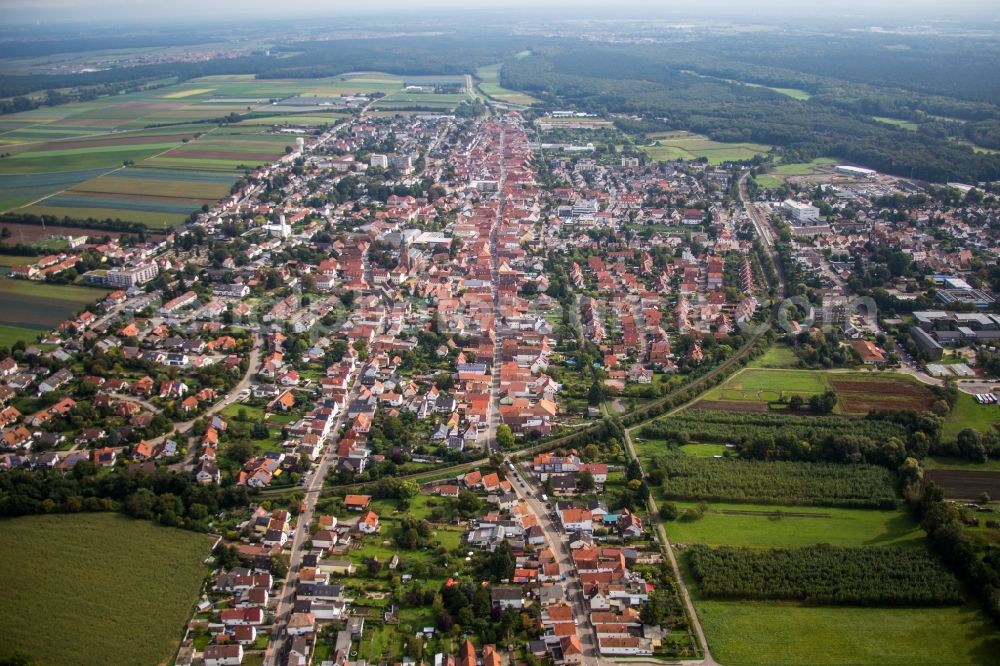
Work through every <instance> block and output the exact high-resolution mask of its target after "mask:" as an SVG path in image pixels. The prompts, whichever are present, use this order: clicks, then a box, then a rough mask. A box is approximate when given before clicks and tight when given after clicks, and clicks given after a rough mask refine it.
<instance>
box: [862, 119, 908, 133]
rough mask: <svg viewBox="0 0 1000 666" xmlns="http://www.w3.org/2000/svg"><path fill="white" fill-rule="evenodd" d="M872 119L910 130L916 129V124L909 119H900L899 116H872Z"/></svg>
mask: <svg viewBox="0 0 1000 666" xmlns="http://www.w3.org/2000/svg"><path fill="white" fill-rule="evenodd" d="M872 118H873V119H874V120H877V121H878V122H880V123H885V124H886V125H895V126H896V127H899V128H901V129H907V130H910V131H912V132H916V131H917V124H916V123H915V122H913V121H911V120H902V119H900V118H886V117H884V116H872Z"/></svg>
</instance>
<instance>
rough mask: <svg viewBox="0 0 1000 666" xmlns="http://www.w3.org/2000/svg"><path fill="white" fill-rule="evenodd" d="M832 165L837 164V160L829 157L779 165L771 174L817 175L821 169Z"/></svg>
mask: <svg viewBox="0 0 1000 666" xmlns="http://www.w3.org/2000/svg"><path fill="white" fill-rule="evenodd" d="M834 164H837V160H835V159H833V158H831V157H817V158H816V159H814V160H813V161H811V162H796V163H792V164H780V165H778V166H777V167H775V169H774V171H773V173H775V174H777V175H779V176H808V175H810V174H814V173H818V171H819V170H820V168H822V167H829V166H832V165H834Z"/></svg>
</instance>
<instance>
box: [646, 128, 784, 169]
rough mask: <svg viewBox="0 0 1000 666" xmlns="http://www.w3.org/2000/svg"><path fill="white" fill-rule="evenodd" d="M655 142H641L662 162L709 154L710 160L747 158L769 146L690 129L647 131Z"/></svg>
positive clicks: (769, 147)
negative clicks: (714, 137) (730, 140)
mask: <svg viewBox="0 0 1000 666" xmlns="http://www.w3.org/2000/svg"><path fill="white" fill-rule="evenodd" d="M649 138H650V139H651V140H652V141H654V142H655V144H654V145H648V146H643V150H644V151H645V152H646V154H647V155H649V156H650V157H651V158H653V159H655V160H658V161H661V162H672V161H674V160H695V159H698V158H701V157H705V158H708V161H709V162H710V163H711V164H722V163H723V162H735V161H740V160H750V159H753V158H754V157H756V156H757V155H762V154H764V153H767V152H768V151H769V150H771V146H765V145H764V144H760V143H722V142H720V141H713V140H712V139H709V138H708V137H706V136H702V135H700V134H692V133H690V132H661V133H657V134H650V135H649Z"/></svg>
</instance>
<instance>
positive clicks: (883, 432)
mask: <svg viewBox="0 0 1000 666" xmlns="http://www.w3.org/2000/svg"><path fill="white" fill-rule="evenodd" d="M638 434H639V436H640V437H639V438H637V439H636V450H637V452H638V455H639V457H640V458H645V457H647V456H652V455H655V454H656V453H664V452H665V449H664V447H665V445H666V444H667V442H670V441H673V442H678V441H679V442H681V443H685V444H686V443H689V442H708V443H719V442H724V443H727V444H740V443H743V442H746V441H749V440H751V439H753V438H754V437H757V436H763V437H768V436H771V437H773V436H775V435H777V434H787V435H791V436H793V437H795V438H797V439H804V440H806V441H810V442H818V441H821V440H823V439H825V438H827V437H834V436H836V437H852V436H853V437H858V438H865V439H868V440H872V441H876V442H878V441H884V440H886V439H888V438H890V437H899V438H905V437H906V431H905V430H904V428H903V427H902V426H900V425H898V424H895V423H891V422H889V421H882V420H872V419H859V418H852V417H846V416H798V415H793V414H789V413H787V412H779V411H771V412H766V413H753V412H742V413H738V412H725V411H708V410H702V409H685V410H683V411H679V412H676V413H673V414H671V415H669V416H662V417H660V418H658V419H655V420H653V421H651V422H649V423H647V424H646V425H643V426H640V427H639V428H638Z"/></svg>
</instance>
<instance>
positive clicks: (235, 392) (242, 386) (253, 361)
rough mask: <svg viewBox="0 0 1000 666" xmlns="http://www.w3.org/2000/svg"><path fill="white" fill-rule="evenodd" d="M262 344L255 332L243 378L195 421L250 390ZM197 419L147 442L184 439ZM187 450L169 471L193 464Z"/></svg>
mask: <svg viewBox="0 0 1000 666" xmlns="http://www.w3.org/2000/svg"><path fill="white" fill-rule="evenodd" d="M263 344H264V343H263V338H261V336H260V334H259V333H256V332H255V333H254V334H253V348H252V349H251V350H250V363H249V364H247V371H246V372H245V373H244V374H243V377H242V378H241V379H240V381H238V382H237V383H236V385H235V386H234V387H233V388H232V389H230V391H229V393H227V394H226V395H225V397H223V398H222V400H220V401H219V402H217V403H215V404H214V405H212V406H211V407H209V408H208V409H207V410H205V411H204V412H202V413H201V414H199V415H198V417H197V419H201V418H206V417H212V416H214V415H216V414H218V413H219V412H221V411H222V410H223V409H225V408H226V407H228V406H229V405H231V404H233V403H234V402H236V400H237V398H238V397H239V394H240V393H241V392H243V391H245V390H247V389H249V388H250V382H251V381H252V380H253V377H254V375H256V374H257V373H258V372H259V371H260V360H261V348H262V346H263ZM197 419H191V420H189V421H183V422H181V423H175V424H174V429H173V431H172V432H169V433H167V434H165V435H160V436H159V437H156V438H154V439H151V440H149V443H150V444H153V445H154V446H155V445H156V444H159V443H160V442H162V441H163V440H165V439H176V438H179V437H184V436H185V433H187V432H188V431H189V430H191V428H192V426H194V422H195V421H196V420H197ZM188 448H189V451H188V455H187V456H186V457H185V458H184V460H183V461H181V462H179V463H176V464H174V465H171V466H170V468H171V469H174V470H179V469H185V468H187V467H190V465H191V464H192V463H193V462H194V454H195V451H194V447H188Z"/></svg>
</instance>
